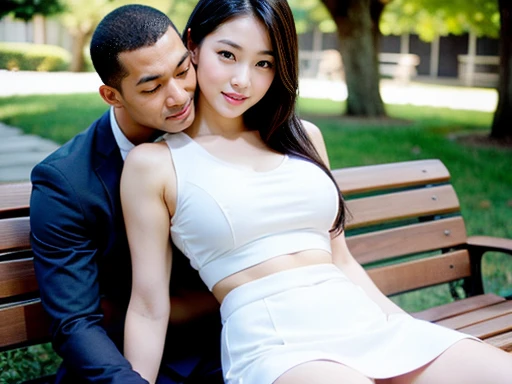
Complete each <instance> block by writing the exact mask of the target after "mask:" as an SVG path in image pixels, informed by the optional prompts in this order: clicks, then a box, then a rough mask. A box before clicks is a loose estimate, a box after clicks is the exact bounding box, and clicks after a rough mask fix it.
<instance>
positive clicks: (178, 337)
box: [30, 111, 221, 384]
mask: <svg viewBox="0 0 512 384" xmlns="http://www.w3.org/2000/svg"><path fill="white" fill-rule="evenodd" d="M122 166H123V160H122V158H121V154H120V151H119V148H118V146H117V144H116V141H115V139H114V135H113V133H112V129H111V126H110V118H109V112H108V111H107V112H106V113H105V114H104V115H103V116H102V117H101V118H100V119H98V120H97V121H95V122H94V123H93V124H92V125H91V126H90V127H89V128H88V129H87V130H86V131H84V132H83V133H81V134H79V135H77V136H76V137H75V138H73V139H72V140H71V141H69V142H68V143H66V144H64V145H63V146H62V147H60V148H59V149H58V150H57V151H55V152H54V153H52V154H51V155H50V156H48V157H47V158H46V159H45V160H43V161H42V162H41V163H39V164H38V165H36V167H34V169H33V171H32V175H31V181H32V185H33V190H32V196H31V201H30V225H31V231H32V234H31V242H32V248H33V252H34V267H35V271H36V277H37V280H38V283H39V287H40V292H41V299H42V303H43V306H44V308H45V310H46V311H47V312H48V314H49V315H50V317H51V319H52V326H51V333H52V342H53V346H54V349H55V350H56V351H57V353H58V354H59V355H60V356H61V357H62V358H63V364H62V366H61V368H60V370H59V372H58V374H57V379H56V382H57V383H73V384H77V383H82V382H94V383H112V384H117V383H122V384H131V383H146V381H145V380H143V379H142V378H141V377H140V376H139V375H138V374H137V373H136V372H134V371H133V370H132V369H131V366H130V364H129V363H128V361H127V360H126V359H125V358H124V357H123V355H122V336H123V327H124V314H125V312H126V307H127V305H128V301H129V297H130V291H131V264H130V256H129V248H128V242H127V238H126V232H125V227H124V220H123V215H122V211H121V204H120V196H119V182H120V176H121V170H122ZM180 257H181V258H184V256H183V255H178V256H177V257H175V258H174V259H175V260H176V264H179V266H178V268H176V267H175V266H173V277H172V278H171V281H173V282H176V283H177V284H184V285H185V284H186V285H188V288H191V289H205V288H204V285H202V284H201V283H198V281H199V280H198V278H197V277H196V276H197V273H193V272H195V271H192V270H191V268H190V266H188V264H187V263H186V262H184V261H183V260H181V261H180ZM175 276H176V277H178V278H175ZM100 297H103V298H106V300H103V302H108V303H109V304H110V305H109V307H108V308H109V310H108V312H105V311H104V310H103V309H102V307H101V301H100ZM116 314H117V315H116ZM119 315H120V316H119ZM107 317H108V318H109V319H106V318H107ZM107 320H108V321H107ZM218 323H219V322H218V318H217V317H215V318H214V319H211V318H210V319H207V320H206V319H205V320H204V324H202V325H198V324H193V325H187V326H183V329H176V327H171V328H170V331H169V333H170V334H169V335H168V337H169V339H170V340H171V343H170V344H171V345H170V346H169V353H166V354H165V355H164V364H163V369H162V370H161V371H162V373H165V372H167V373H168V376H170V377H172V376H174V377H179V376H180V375H179V374H181V375H182V376H188V375H189V373H190V372H191V371H192V370H193V369H194V368H196V362H198V361H201V360H202V363H204V361H205V360H208V359H209V360H210V361H209V362H208V363H207V364H206V366H208V370H210V371H211V370H215V371H218V372H219V374H220V369H219V367H218V360H217V354H216V351H217V350H218V348H219V347H218V338H219V333H218V329H219V328H218ZM204 325H207V326H204ZM201 332H204V334H203V335H201ZM203 336H204V337H203ZM191 338H192V339H191ZM198 339H199V342H197V341H196V340H198ZM205 356H206V357H205ZM203 365H204V364H203ZM203 368H204V367H203ZM178 373H179V374H178ZM175 374H178V375H177V376H175ZM216 377H219V375H216ZM162 380H163V381H161V382H166V383H174V382H176V383H179V382H182V381H181V380H180V379H176V380H175V381H173V380H171V379H169V380H165V378H162ZM203 381H204V382H207V381H208V380H206V379H205V380H203ZM203 381H201V379H199V381H198V382H203ZM214 381H215V380H214ZM214 381H212V382H214ZM219 382H221V381H219Z"/></svg>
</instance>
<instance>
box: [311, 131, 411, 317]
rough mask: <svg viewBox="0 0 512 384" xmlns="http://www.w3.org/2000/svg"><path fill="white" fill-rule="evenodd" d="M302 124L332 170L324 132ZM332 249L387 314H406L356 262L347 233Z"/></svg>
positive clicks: (340, 265)
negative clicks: (348, 242) (349, 245)
mask: <svg viewBox="0 0 512 384" xmlns="http://www.w3.org/2000/svg"><path fill="white" fill-rule="evenodd" d="M302 123H303V125H304V128H305V129H306V132H307V133H308V136H309V138H310V140H311V141H312V142H313V145H314V146H315V149H316V150H317V152H318V154H319V155H320V157H321V158H322V160H323V161H324V163H325V165H326V166H327V167H328V168H330V166H329V158H328V157H327V149H326V147H325V142H324V139H323V136H322V132H321V131H320V129H318V127H317V126H316V125H314V124H312V123H310V122H308V121H302ZM331 249H332V259H333V262H334V264H335V265H336V266H337V267H338V268H340V269H341V270H342V271H343V273H344V274H345V275H346V276H347V277H348V278H349V279H350V280H352V281H353V282H354V284H357V285H359V286H360V287H361V288H363V289H364V291H365V292H366V294H367V295H368V296H370V298H371V299H372V300H373V301H374V302H375V303H377V304H378V305H379V306H380V307H381V308H382V310H383V311H384V312H385V313H387V314H391V313H397V312H404V310H402V309H401V308H400V307H399V306H398V305H396V304H395V303H393V302H392V301H391V300H390V299H389V298H388V297H387V296H386V295H384V294H383V293H382V292H381V291H380V290H379V288H377V286H376V285H375V284H374V282H373V281H372V279H371V278H370V276H368V274H367V273H366V271H365V270H364V268H363V267H362V266H361V265H360V264H359V263H358V262H357V261H356V259H355V258H354V256H352V254H351V253H350V250H349V249H348V246H347V242H346V240H345V233H340V234H339V235H338V236H336V237H334V238H333V239H332V240H331Z"/></svg>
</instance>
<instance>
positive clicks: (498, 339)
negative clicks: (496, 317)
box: [485, 331, 512, 352]
mask: <svg viewBox="0 0 512 384" xmlns="http://www.w3.org/2000/svg"><path fill="white" fill-rule="evenodd" d="M485 342H486V343H489V344H491V345H494V346H495V347H497V348H501V349H503V350H504V351H507V352H512V331H511V332H505V333H502V334H500V335H496V336H492V337H488V338H487V339H485Z"/></svg>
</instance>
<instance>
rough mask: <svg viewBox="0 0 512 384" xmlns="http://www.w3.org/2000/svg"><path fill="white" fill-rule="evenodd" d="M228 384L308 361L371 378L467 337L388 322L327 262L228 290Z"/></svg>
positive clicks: (421, 324) (415, 363)
mask: <svg viewBox="0 0 512 384" xmlns="http://www.w3.org/2000/svg"><path fill="white" fill-rule="evenodd" d="M220 311H221V317H222V322H223V329H222V369H223V373H224V379H225V382H226V383H227V384H271V383H273V382H274V381H275V380H276V379H277V378H278V377H279V376H281V375H282V374H283V373H284V372H286V371H287V370H289V369H290V368H293V367H294V366H297V365H299V364H302V363H305V362H308V361H314V360H330V361H334V362H338V363H341V364H344V365H346V366H349V367H351V368H353V369H355V370H357V371H359V372H361V373H362V374H363V375H365V376H368V377H371V378H388V377H394V376H398V375H401V374H404V373H407V372H410V371H413V370H415V369H417V368H419V367H421V366H423V365H425V364H427V363H428V362H430V361H432V360H433V359H434V358H436V357H437V356H439V355H440V354H441V353H442V352H443V351H445V350H446V349H447V348H448V347H450V346H451V345H453V344H454V343H456V342H457V341H459V340H462V339H465V338H472V339H475V340H478V339H476V338H474V337H472V336H469V335H465V334H463V333H460V332H456V331H453V330H450V329H448V328H444V327H441V326H438V325H435V324H432V323H429V322H426V321H422V320H417V319H414V318H413V317H412V316H410V315H408V314H402V313H400V314H393V315H390V316H387V315H386V314H385V313H383V312H382V310H381V309H380V307H379V306H377V305H376V304H375V303H374V302H373V301H372V300H371V299H370V298H369V297H368V296H367V295H366V293H365V292H364V291H363V289H362V288H361V287H359V286H357V285H355V284H353V283H352V282H351V281H349V280H348V279H347V277H346V276H345V275H344V274H343V273H342V272H341V270H339V269H338V268H337V267H336V266H335V265H333V264H319V265H313V266H307V267H301V268H296V269H291V270H286V271H283V272H278V273H275V274H272V275H269V276H266V277H264V278H261V279H258V280H255V281H252V282H250V283H247V284H244V285H242V286H240V287H237V288H235V289H234V290H232V291H231V292H230V293H229V294H228V295H227V296H226V297H225V298H224V301H223V302H222V305H221V308H220Z"/></svg>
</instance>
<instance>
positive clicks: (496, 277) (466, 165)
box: [0, 94, 512, 383]
mask: <svg viewBox="0 0 512 384" xmlns="http://www.w3.org/2000/svg"><path fill="white" fill-rule="evenodd" d="M298 108H299V112H300V115H301V116H302V117H304V118H307V119H309V120H311V121H313V122H315V123H316V124H317V125H318V126H319V127H320V128H321V130H322V132H323V134H324V138H325V142H326V145H327V148H328V152H329V158H330V161H331V167H332V168H339V167H348V166H357V165H365V164H377V163H387V162H393V161H408V160H415V159H429V158H438V159H441V160H442V161H443V163H444V164H445V165H446V166H447V167H448V169H449V170H450V173H451V176H452V182H453V184H454V186H455V189H456V191H457V194H458V196H459V200H460V203H461V207H462V213H463V215H464V218H465V222H466V226H467V231H468V234H469V235H490V236H500V237H506V238H512V172H510V164H511V160H512V151H511V150H510V149H508V150H507V149H496V148H490V147H489V148H477V147H470V146H466V145H463V144H461V143H460V142H459V141H457V140H455V139H454V138H455V137H457V136H458V135H464V134H466V133H470V132H472V133H481V134H487V133H488V132H489V126H490V124H491V121H492V114H491V113H488V112H478V111H460V110H451V109H443V108H430V107H415V106H410V105H406V106H405V105H387V111H388V114H389V116H390V119H385V120H373V121H372V120H370V121H365V120H358V119H348V118H343V117H340V113H341V111H343V109H344V103H341V102H334V101H329V100H312V99H301V100H299V105H298ZM106 109H107V105H106V104H105V103H104V102H103V101H102V100H101V98H100V97H99V96H98V95H97V94H74V95H52V96H25V97H22V96H19V97H8V98H0V121H3V122H4V123H6V124H8V125H12V126H17V127H21V128H22V129H23V130H24V131H25V132H26V133H33V134H38V135H41V136H43V137H46V138H49V139H52V140H54V141H56V142H58V143H64V142H65V141H67V140H68V139H69V138H71V137H72V136H74V135H75V134H76V133H78V132H79V131H81V130H83V129H85V128H86V127H87V126H88V125H89V124H90V123H91V122H93V121H94V120H95V119H96V118H97V117H98V116H99V115H100V114H102V113H103V112H104V111H105V110H106ZM484 276H485V289H486V291H488V292H495V293H498V294H501V295H511V294H512V258H511V257H508V256H506V255H502V254H490V255H488V256H486V258H485V263H484ZM393 300H395V301H396V302H397V303H399V305H401V306H402V307H403V308H405V309H407V310H409V311H418V310H421V309H423V308H427V307H430V306H434V305H438V304H441V303H444V302H446V301H449V300H451V296H450V292H449V289H448V287H447V286H446V285H443V286H439V287H432V288H429V289H428V290H426V291H424V292H421V293H417V292H413V293H408V294H405V295H400V296H397V297H394V298H393ZM43 355H44V354H43ZM1 356H2V354H0V358H1ZM4 356H5V355H4ZM29 360H30V359H29ZM1 361H2V360H0V362H1ZM36 367H37V364H36ZM2 372H3V369H2ZM9 372H11V373H12V370H10V371H9ZM3 376H4V373H2V375H1V376H0V383H14V382H16V381H12V380H11V381H5V380H4V378H3ZM9 380H10V379H9Z"/></svg>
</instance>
